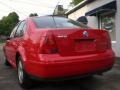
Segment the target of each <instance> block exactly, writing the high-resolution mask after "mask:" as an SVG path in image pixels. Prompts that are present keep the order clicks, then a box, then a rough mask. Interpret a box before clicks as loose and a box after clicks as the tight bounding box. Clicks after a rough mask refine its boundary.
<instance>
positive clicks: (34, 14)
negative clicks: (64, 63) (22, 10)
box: [29, 13, 38, 17]
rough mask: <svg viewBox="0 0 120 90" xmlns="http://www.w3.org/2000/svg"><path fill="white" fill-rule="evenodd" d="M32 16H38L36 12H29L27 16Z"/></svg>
mask: <svg viewBox="0 0 120 90" xmlns="http://www.w3.org/2000/svg"><path fill="white" fill-rule="evenodd" d="M33 16H38V14H37V13H31V14H30V15H29V17H33Z"/></svg>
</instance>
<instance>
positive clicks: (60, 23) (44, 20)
mask: <svg viewBox="0 0 120 90" xmlns="http://www.w3.org/2000/svg"><path fill="white" fill-rule="evenodd" d="M33 22H34V23H35V25H36V27H37V28H88V27H87V26H86V25H84V24H82V23H80V22H77V21H74V20H71V19H68V18H64V17H56V16H54V17H53V16H45V17H33Z"/></svg>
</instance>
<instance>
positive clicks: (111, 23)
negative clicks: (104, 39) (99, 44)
mask: <svg viewBox="0 0 120 90" xmlns="http://www.w3.org/2000/svg"><path fill="white" fill-rule="evenodd" d="M100 18H101V20H100V21H101V29H106V30H108V32H109V34H110V37H111V40H112V41H116V31H115V13H106V14H102V15H100Z"/></svg>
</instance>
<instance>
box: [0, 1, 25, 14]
mask: <svg viewBox="0 0 120 90" xmlns="http://www.w3.org/2000/svg"><path fill="white" fill-rule="evenodd" d="M0 4H1V5H4V6H5V7H7V8H9V9H11V10H14V11H16V12H18V13H20V14H23V13H22V12H20V11H18V10H16V9H14V8H13V7H11V6H8V5H7V4H6V3H3V2H1V1H0ZM24 15H25V14H24ZM25 16H26V15H25Z"/></svg>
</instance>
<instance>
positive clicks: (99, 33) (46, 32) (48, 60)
mask: <svg viewBox="0 0 120 90" xmlns="http://www.w3.org/2000/svg"><path fill="white" fill-rule="evenodd" d="M3 50H4V54H5V57H6V60H5V64H6V65H12V66H13V67H14V68H16V69H17V73H18V80H19V83H20V85H21V86H22V87H23V88H28V87H30V85H31V78H30V77H31V76H35V77H38V78H40V79H47V80H51V79H52V80H54V79H60V78H68V77H77V76H84V75H88V74H99V73H103V72H105V71H107V70H109V69H111V68H112V66H113V63H114V58H115V55H114V52H113V50H112V48H111V40H110V37H109V34H108V32H107V31H105V30H97V29H91V28H89V27H87V26H85V25H83V24H82V23H79V22H76V21H73V20H70V19H67V18H64V17H58V16H41V17H31V18H27V19H25V20H23V21H21V22H19V23H18V24H17V25H16V26H15V28H14V29H13V31H12V33H11V35H10V37H9V38H8V39H7V41H6V44H5V45H4V48H3Z"/></svg>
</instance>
